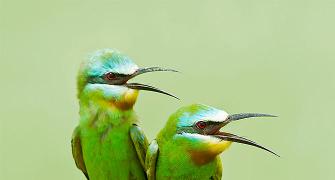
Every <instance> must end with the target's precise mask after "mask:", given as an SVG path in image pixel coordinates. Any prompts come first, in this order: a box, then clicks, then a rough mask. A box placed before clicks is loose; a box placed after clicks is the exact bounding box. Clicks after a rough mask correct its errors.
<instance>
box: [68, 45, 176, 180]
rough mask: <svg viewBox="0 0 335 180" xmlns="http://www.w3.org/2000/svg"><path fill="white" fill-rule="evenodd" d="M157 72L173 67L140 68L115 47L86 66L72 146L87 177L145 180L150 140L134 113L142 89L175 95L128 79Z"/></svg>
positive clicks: (80, 78) (80, 79) (80, 77)
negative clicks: (77, 121) (146, 154)
mask: <svg viewBox="0 0 335 180" xmlns="http://www.w3.org/2000/svg"><path fill="white" fill-rule="evenodd" d="M154 71H175V70H172V69H164V68H159V67H151V68H139V67H138V66H137V65H136V64H134V62H133V61H132V60H131V59H130V58H129V57H127V56H126V55H124V54H122V53H120V52H119V51H117V50H112V49H103V50H99V51H97V52H95V53H94V54H92V55H91V56H90V57H89V58H88V60H87V61H85V62H84V63H83V64H82V66H81V68H80V70H79V74H78V77H77V83H78V84H77V86H78V99H79V105H80V111H79V114H80V121H79V125H78V126H77V127H76V128H75V130H74V133H73V136H72V141H71V144H72V154H73V157H74V160H75V162H76V165H77V167H78V168H79V169H80V170H81V171H82V172H83V173H84V174H85V176H86V177H87V179H91V180H107V179H117V180H126V179H127V180H128V179H138V180H140V179H146V174H145V171H144V161H145V153H146V149H147V146H148V141H147V138H146V136H145V135H144V133H143V132H142V130H141V129H140V128H139V126H138V120H137V117H136V115H135V113H134V111H133V106H134V103H135V102H136V99H137V96H138V91H139V90H147V91H153V92H158V93H163V94H166V95H170V96H172V97H175V96H173V95H172V94H169V93H167V92H165V91H162V90H160V89H158V88H155V87H152V86H149V85H144V84H139V83H128V80H130V79H132V78H134V77H135V76H137V75H140V74H143V73H147V72H154ZM175 98H177V97H175Z"/></svg>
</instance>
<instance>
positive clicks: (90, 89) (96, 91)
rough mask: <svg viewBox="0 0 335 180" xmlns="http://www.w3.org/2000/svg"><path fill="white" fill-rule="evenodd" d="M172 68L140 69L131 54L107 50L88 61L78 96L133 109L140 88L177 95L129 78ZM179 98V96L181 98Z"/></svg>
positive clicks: (84, 68)
mask: <svg viewBox="0 0 335 180" xmlns="http://www.w3.org/2000/svg"><path fill="white" fill-rule="evenodd" d="M156 71H172V72H177V71H175V70H173V69H165V68H160V67H150V68H139V67H138V66H137V65H136V64H135V63H134V62H133V61H132V60H131V59H130V58H129V57H127V56H126V55H124V54H122V53H121V52H119V51H117V50H114V49H103V50H99V51H97V52H95V53H94V54H93V55H91V56H90V57H89V58H88V60H87V61H85V62H84V63H83V64H82V66H81V68H80V70H79V74H78V78H77V83H78V97H79V99H80V100H88V99H90V100H94V101H96V102H100V103H104V104H109V105H113V106H116V107H117V108H122V109H129V108H132V107H133V105H134V103H135V102H136V99H137V96H138V91H139V90H146V91H153V92H157V93H162V94H165V95H169V96H172V97H174V98H177V97H176V96H174V95H172V94H170V93H167V92H165V91H163V90H160V89H158V88H155V87H153V86H149V85H145V84H140V83H128V80H130V79H132V78H134V77H136V76H138V75H140V74H144V73H148V72H156ZM177 99H178V98H177Z"/></svg>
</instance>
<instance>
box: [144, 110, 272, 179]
mask: <svg viewBox="0 0 335 180" xmlns="http://www.w3.org/2000/svg"><path fill="white" fill-rule="evenodd" d="M250 117H273V115H269V114H258V113H240V114H233V115H229V114H227V113H226V112H225V111H222V110H219V109H216V108H213V107H209V106H205V105H201V104H194V105H190V106H186V107H182V108H180V109H179V110H178V111H177V112H175V113H174V114H172V115H171V116H170V118H169V120H168V121H167V123H166V125H165V127H164V128H163V129H162V130H161V131H160V132H159V134H158V136H157V138H156V139H155V140H153V141H152V142H151V143H150V145H149V147H148V150H147V154H146V161H145V165H146V171H147V175H148V179H149V180H153V179H157V180H162V179H163V180H165V179H197V180H198V179H199V180H205V179H221V176H222V164H221V159H220V156H219V154H220V153H222V152H223V151H224V150H226V149H227V148H228V147H229V146H230V145H231V143H232V142H237V143H242V144H247V145H252V146H255V147H258V148H261V149H264V150H266V151H269V152H271V153H273V154H275V153H274V152H273V151H271V150H269V149H267V148H265V147H263V146H261V145H259V144H257V143H256V142H253V141H251V140H249V139H246V138H244V137H240V136H237V135H234V134H231V133H227V132H223V131H220V129H221V128H222V127H223V126H225V125H227V124H228V123H230V122H231V121H236V120H239V119H244V118H250ZM275 155H277V154H275Z"/></svg>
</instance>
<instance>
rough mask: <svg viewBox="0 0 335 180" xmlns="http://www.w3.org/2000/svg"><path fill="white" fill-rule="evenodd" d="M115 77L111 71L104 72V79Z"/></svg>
mask: <svg viewBox="0 0 335 180" xmlns="http://www.w3.org/2000/svg"><path fill="white" fill-rule="evenodd" d="M115 78H116V76H115V74H114V73H112V72H109V73H106V74H105V79H106V80H113V79H115Z"/></svg>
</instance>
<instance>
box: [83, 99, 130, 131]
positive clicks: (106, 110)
mask: <svg viewBox="0 0 335 180" xmlns="http://www.w3.org/2000/svg"><path fill="white" fill-rule="evenodd" d="M80 117H81V123H82V124H83V125H85V126H89V127H92V128H100V127H106V126H110V125H113V126H121V125H124V124H132V123H135V122H136V115H135V112H134V111H133V108H132V106H131V107H129V108H120V107H119V106H116V105H115V104H113V103H112V102H107V101H94V100H80Z"/></svg>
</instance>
